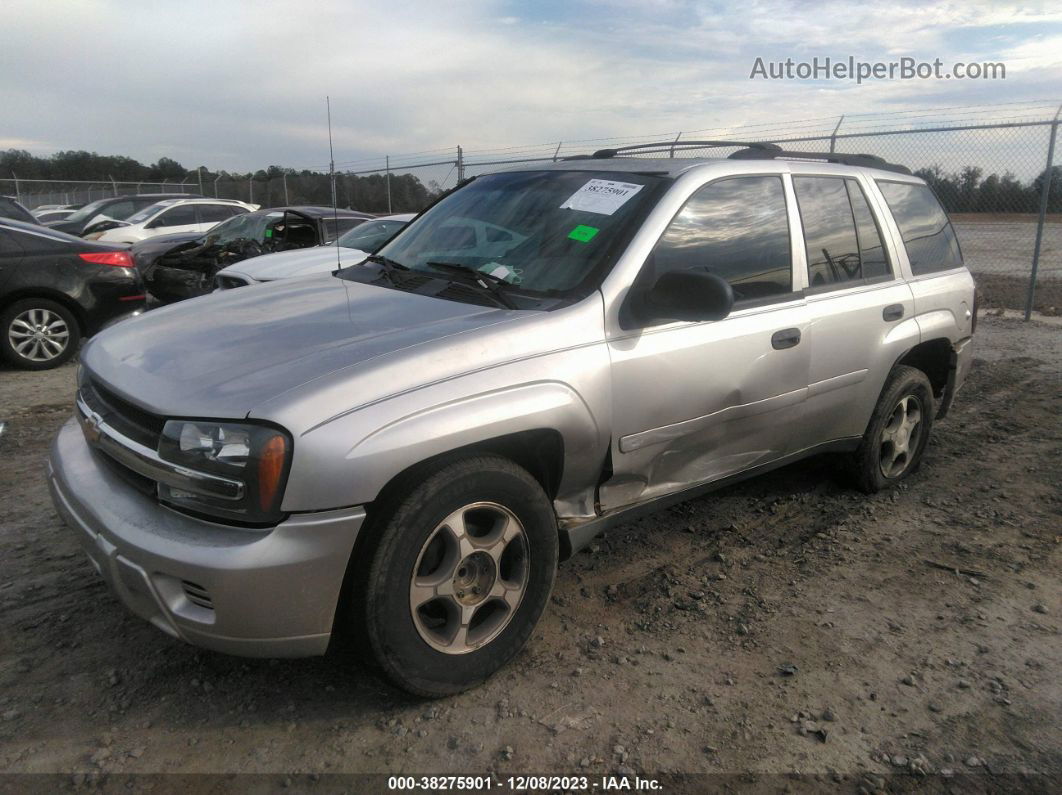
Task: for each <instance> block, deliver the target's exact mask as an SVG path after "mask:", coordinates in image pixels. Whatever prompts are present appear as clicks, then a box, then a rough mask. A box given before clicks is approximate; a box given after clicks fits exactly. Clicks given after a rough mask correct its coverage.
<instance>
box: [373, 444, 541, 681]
mask: <svg viewBox="0 0 1062 795" xmlns="http://www.w3.org/2000/svg"><path fill="white" fill-rule="evenodd" d="M369 547H370V548H369V549H367V550H366V552H365V554H367V555H369V556H371V564H370V565H369V567H368V572H367V574H366V575H365V576H364V580H363V581H362V582H360V583H356V584H355V587H356V588H357V587H360V588H361V594H360V595H361V598H360V599H358V600H357V602H358V603H359V604H360V610H359V611H358V612H360V613H361V615H360V616H358V618H360V620H361V621H362V622H364V623H363V626H364V628H365V630H366V634H367V636H368V640H369V644H370V647H371V650H372V656H373V658H374V659H375V661H376V662H377V664H378V665H379V666H380V668H381V669H382V671H383V672H384V674H385V675H386V676H387V677H388V678H389V679H390V680H391V681H392V682H394V683H395V684H396V685H398V686H399V687H401V688H402V689H404V690H407V691H409V692H411V693H414V694H416V695H420V696H428V697H439V696H444V695H449V694H451V693H457V692H460V691H461V690H465V689H467V688H469V687H472V686H474V685H476V684H478V683H480V682H482V681H483V680H485V679H486V678H487V677H489V676H490V675H491V674H493V673H494V672H495V671H497V670H498V669H499V668H501V667H502V666H503V665H505V664H506V663H507V662H509V660H511V659H512V658H513V657H514V656H515V655H516V654H517V653H518V652H519V651H520V649H521V648H523V646H524V644H525V643H526V642H527V640H528V639H529V638H530V636H531V632H532V631H533V629H534V627H535V624H536V623H537V622H538V619H539V617H540V616H541V615H542V611H543V609H544V608H545V606H546V602H547V600H548V599H549V594H550V590H551V589H552V587H553V580H554V575H555V573H556V568H557V559H558V539H557V527H556V519H555V517H554V514H553V508H552V505H551V504H550V501H549V498H548V497H547V496H546V494H545V492H543V490H542V487H541V486H540V485H539V484H538V482H537V481H536V480H535V479H534V478H533V477H532V476H531V475H530V474H529V473H528V472H527V471H526V470H524V469H523V468H521V467H519V466H517V465H516V464H514V463H513V462H511V461H509V460H508V459H505V458H501V457H498V456H476V457H473V458H468V459H465V460H461V461H457V462H454V463H451V464H449V465H445V466H442V467H439V468H436V470H435V471H434V472H433V473H431V474H429V475H428V476H427V477H426V478H422V479H420V480H419V485H416V486H415V487H414V488H412V490H411V491H410V492H409V493H408V496H406V497H405V498H404V499H401V500H400V501H398V502H397V504H395V505H393V507H392V508H391V509H390V510H388V509H384V513H383V515H382V516H380V517H378V518H377V519H376V523H375V525H374V530H373V537H372V538H371V539H370V540H369Z"/></svg>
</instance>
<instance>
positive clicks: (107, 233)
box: [86, 199, 261, 245]
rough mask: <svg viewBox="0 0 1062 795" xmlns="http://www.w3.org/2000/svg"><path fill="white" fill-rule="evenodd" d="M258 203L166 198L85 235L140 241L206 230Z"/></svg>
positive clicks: (103, 239) (114, 240)
mask: <svg viewBox="0 0 1062 795" xmlns="http://www.w3.org/2000/svg"><path fill="white" fill-rule="evenodd" d="M260 206H261V205H259V204H248V203H247V202H241V201H237V200H235V199H165V200H163V201H160V202H157V203H155V204H152V205H149V206H147V207H145V208H144V209H142V210H140V211H139V212H137V213H134V214H133V215H131V216H129V217H128V218H127V219H125V221H116V222H115V224H116V226H114V227H113V228H111V229H107V230H104V231H102V232H94V233H92V234H90V235H86V237H87V238H88V239H92V240H98V241H99V242H100V243H128V244H130V245H132V244H133V243H139V242H140V241H141V240H147V239H148V238H151V237H157V236H158V235H172V234H177V233H180V232H206V231H208V230H210V229H211V228H212V227H214V226H215V225H217V224H219V223H221V222H222V221H227V220H228V219H229V218H232V217H233V216H235V215H243V214H244V213H249V212H252V211H254V210H257V209H258V208H259V207H260Z"/></svg>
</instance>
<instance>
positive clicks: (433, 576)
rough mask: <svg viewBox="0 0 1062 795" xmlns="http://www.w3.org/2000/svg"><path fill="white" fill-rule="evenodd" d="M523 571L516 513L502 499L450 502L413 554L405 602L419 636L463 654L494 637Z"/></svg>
mask: <svg viewBox="0 0 1062 795" xmlns="http://www.w3.org/2000/svg"><path fill="white" fill-rule="evenodd" d="M529 571H530V560H529V555H528V541H527V536H526V534H525V533H524V527H523V525H522V524H521V523H520V520H519V519H517V518H516V516H515V515H514V514H513V513H512V511H510V510H508V509H507V508H505V507H504V506H502V505H499V504H497V503H492V502H476V503H472V504H469V505H465V506H464V507H462V508H459V509H457V510H456V511H454V512H453V513H451V514H450V515H449V516H447V517H446V518H445V519H443V521H442V522H440V523H439V524H438V526H437V527H436V528H435V529H434V530H433V531H432V533H431V534H430V535H429V536H428V539H427V541H425V542H424V546H423V547H422V548H421V551H420V554H419V555H418V556H417V562H416V565H415V566H414V567H413V574H412V577H411V580H410V586H409V607H410V611H411V613H412V616H413V624H414V625H415V626H416V629H417V632H418V633H419V635H420V637H421V639H422V640H424V642H425V643H427V644H428V645H429V646H431V647H432V648H433V649H435V650H436V651H440V652H443V653H445V654H467V653H468V652H472V651H475V650H476V649H478V648H481V647H482V646H484V645H485V644H487V643H489V642H490V641H492V640H493V639H494V638H496V637H497V636H498V635H499V634H500V633H501V631H502V630H503V629H505V627H506V626H508V624H509V622H510V621H511V620H512V618H513V616H514V615H515V614H516V610H517V608H518V607H519V606H520V602H521V600H522V599H523V596H524V592H525V590H526V588H527V583H528V576H529Z"/></svg>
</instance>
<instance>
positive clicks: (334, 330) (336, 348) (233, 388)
mask: <svg viewBox="0 0 1062 795" xmlns="http://www.w3.org/2000/svg"><path fill="white" fill-rule="evenodd" d="M333 254H334V250H333ZM522 314H527V313H523V312H515V311H511V310H506V309H496V308H492V307H484V306H478V305H473V304H465V303H459V302H457V301H448V300H443V299H438V298H431V297H427V296H421V295H414V294H411V293H406V292H401V291H398V290H392V289H388V288H384V287H375V286H372V285H366V284H360V283H357V282H352V281H348V280H345V279H339V278H336V277H334V276H332V275H331V274H329V275H322V276H313V277H308V278H305V279H298V280H296V281H294V282H292V281H284V282H277V283H276V284H264V285H260V286H258V287H255V288H254V289H243V290H226V291H223V292H220V293H213V294H210V295H206V296H203V297H201V298H196V299H193V300H190V301H186V302H184V303H181V304H176V305H173V306H169V307H165V308H162V309H157V310H154V311H151V312H148V313H146V314H144V315H142V316H140V317H138V318H135V319H134V320H132V321H130V322H126V323H120V324H118V325H116V326H114V327H112V328H110V329H108V330H107V331H105V332H103V333H101V334H98V335H97V336H96V337H94V338H93V339H92V340H91V341H90V342H89V343H88V344H87V345H86V347H85V348H84V349H83V352H82V356H81V361H82V363H83V364H84V366H85V368H86V369H87V371H88V372H89V373H90V374H92V375H93V376H94V377H96V378H98V379H99V380H100V381H102V382H103V383H104V384H106V385H107V386H108V387H109V388H110V389H111V390H113V391H114V392H117V393H118V394H119V395H121V396H122V397H124V398H126V399H127V400H129V401H130V402H132V403H134V404H137V405H139V406H141V407H142V408H144V409H147V410H148V411H151V412H154V413H156V414H161V415H163V416H170V417H210V418H217V419H235V418H242V417H246V416H247V415H248V414H249V413H251V411H252V410H253V409H254V408H255V407H256V406H258V405H260V404H262V403H264V402H266V401H268V400H270V399H271V398H274V397H276V396H278V395H280V394H283V393H284V392H287V391H289V390H292V389H294V388H296V387H299V386H301V385H303V384H306V383H307V382H309V381H311V380H314V379H319V378H323V377H325V376H327V375H329V374H330V373H334V372H335V371H337V370H340V369H342V368H349V367H352V366H357V365H363V364H365V363H367V362H369V361H370V360H372V359H376V358H378V357H382V356H386V355H388V354H394V353H396V352H398V351H401V350H403V349H408V348H412V347H416V346H419V345H422V344H424V343H428V342H437V341H438V340H440V339H442V338H445V337H450V336H452V335H456V334H460V333H462V332H467V331H473V330H476V329H482V328H485V327H487V326H492V325H495V324H498V323H503V322H506V321H508V320H511V319H515V318H516V317H518V316H519V315H522ZM533 314H538V313H533ZM410 370H411V371H413V372H410V375H409V377H410V379H411V380H413V381H415V380H416V379H417V377H418V376H417V373H416V372H415V371H414V370H415V368H410ZM396 386H397V385H396Z"/></svg>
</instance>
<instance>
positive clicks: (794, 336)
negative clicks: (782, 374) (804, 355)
mask: <svg viewBox="0 0 1062 795" xmlns="http://www.w3.org/2000/svg"><path fill="white" fill-rule="evenodd" d="M799 344H800V329H798V328H786V329H782V330H781V331H776V332H774V334H772V335H771V347H772V348H774V349H775V350H776V351H781V350H785V349H786V348H792V347H794V346H796V345H799Z"/></svg>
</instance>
